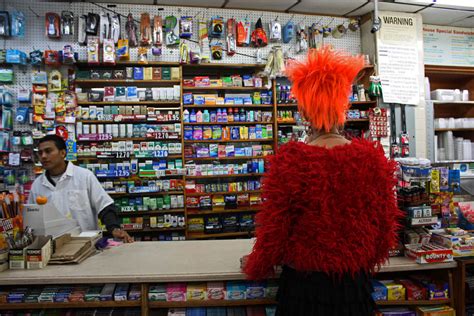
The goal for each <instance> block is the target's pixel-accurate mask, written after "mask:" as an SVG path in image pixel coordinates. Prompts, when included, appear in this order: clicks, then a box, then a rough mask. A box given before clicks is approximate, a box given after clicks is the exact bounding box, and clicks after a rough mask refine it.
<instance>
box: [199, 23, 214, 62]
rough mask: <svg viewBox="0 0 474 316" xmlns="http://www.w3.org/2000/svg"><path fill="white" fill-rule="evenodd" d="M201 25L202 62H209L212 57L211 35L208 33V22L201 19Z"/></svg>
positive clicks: (200, 46) (200, 45)
mask: <svg viewBox="0 0 474 316" xmlns="http://www.w3.org/2000/svg"><path fill="white" fill-rule="evenodd" d="M198 27H199V48H200V51H201V62H202V63H207V62H209V60H210V59H211V51H210V49H209V37H208V35H207V22H206V21H204V20H200V21H199V23H198Z"/></svg>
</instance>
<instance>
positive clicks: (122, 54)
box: [117, 39, 130, 60]
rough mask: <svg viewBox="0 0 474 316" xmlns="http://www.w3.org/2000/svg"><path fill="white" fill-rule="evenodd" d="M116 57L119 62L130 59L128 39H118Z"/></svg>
mask: <svg viewBox="0 0 474 316" xmlns="http://www.w3.org/2000/svg"><path fill="white" fill-rule="evenodd" d="M117 57H118V58H119V59H120V60H128V59H129V58H130V54H129V47H128V39H119V40H118V44H117Z"/></svg>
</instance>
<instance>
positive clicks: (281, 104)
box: [277, 103, 298, 108]
mask: <svg viewBox="0 0 474 316" xmlns="http://www.w3.org/2000/svg"><path fill="white" fill-rule="evenodd" d="M296 106H298V104H297V103H278V104H277V108H290V107H296Z"/></svg>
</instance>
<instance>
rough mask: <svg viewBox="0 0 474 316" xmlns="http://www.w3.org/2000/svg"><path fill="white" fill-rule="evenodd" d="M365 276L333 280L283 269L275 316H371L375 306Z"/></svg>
mask: <svg viewBox="0 0 474 316" xmlns="http://www.w3.org/2000/svg"><path fill="white" fill-rule="evenodd" d="M372 290H373V289H372V285H371V283H370V281H369V278H368V277H367V275H366V274H365V273H360V274H358V275H357V276H356V277H351V276H350V275H344V276H342V277H341V278H339V279H338V278H333V277H331V276H329V275H327V274H326V273H323V272H309V273H305V272H298V271H296V270H294V269H292V268H289V267H283V271H282V274H281V276H280V280H279V289H278V295H277V301H278V305H277V312H276V316H371V315H373V314H374V310H375V303H374V301H373V299H372V296H371V293H372Z"/></svg>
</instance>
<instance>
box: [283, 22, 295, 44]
mask: <svg viewBox="0 0 474 316" xmlns="http://www.w3.org/2000/svg"><path fill="white" fill-rule="evenodd" d="M293 37H295V24H294V23H293V21H291V20H290V21H288V22H286V24H285V26H284V27H283V43H285V44H288V43H289V42H290V41H291V40H292V39H293Z"/></svg>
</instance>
